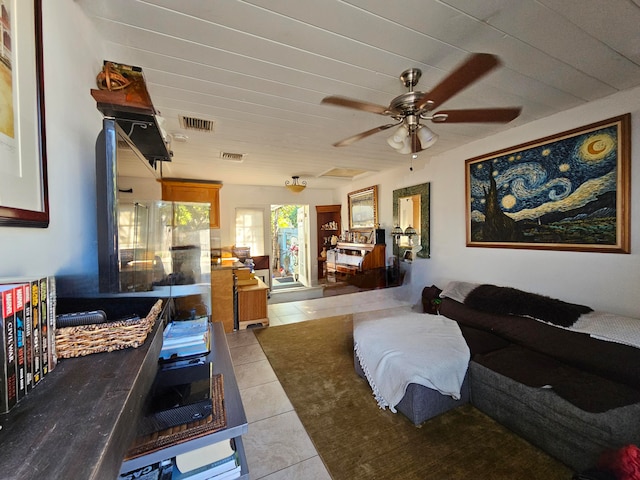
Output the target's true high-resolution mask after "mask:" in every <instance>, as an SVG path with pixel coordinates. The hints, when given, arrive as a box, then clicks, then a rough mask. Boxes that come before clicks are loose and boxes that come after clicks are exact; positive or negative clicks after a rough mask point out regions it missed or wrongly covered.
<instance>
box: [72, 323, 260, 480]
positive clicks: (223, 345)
mask: <svg viewBox="0 0 640 480" xmlns="http://www.w3.org/2000/svg"><path fill="white" fill-rule="evenodd" d="M211 333H212V337H211V338H212V346H211V353H209V355H208V356H207V360H208V361H209V362H211V364H212V365H213V372H212V373H213V374H222V376H223V382H224V405H225V409H226V416H227V427H226V428H225V429H223V430H218V431H217V432H213V433H211V434H209V435H202V436H198V437H195V438H191V439H187V440H185V441H181V442H179V443H176V444H174V445H170V446H167V447H164V448H162V449H158V450H154V451H152V452H150V453H149V454H147V455H143V456H139V457H135V458H131V459H127V460H125V461H124V462H123V463H122V466H121V468H120V473H127V472H131V471H133V470H136V469H139V468H142V467H145V466H146V465H151V464H153V463H155V462H159V461H162V460H166V459H168V458H173V457H175V456H176V455H180V454H183V453H186V452H189V451H191V450H195V449H198V448H202V447H205V446H207V445H211V444H213V443H217V442H220V441H222V440H227V439H231V438H233V439H234V442H235V445H236V450H237V452H238V457H239V459H240V465H241V467H240V468H241V469H240V471H241V476H240V478H241V479H243V480H247V479H248V478H249V468H248V466H247V459H246V455H245V452H244V446H243V444H242V435H244V434H246V433H247V432H248V431H249V423H248V421H247V416H246V414H245V411H244V407H243V405H242V399H241V397H240V389H239V387H238V383H237V380H236V376H235V373H234V371H233V363H232V360H231V354H230V352H229V346H228V344H227V338H226V336H225V332H224V328H223V326H222V324H221V323H220V322H214V323H213V324H212V332H211ZM77 478H80V477H77ZM105 478H106V477H105Z"/></svg>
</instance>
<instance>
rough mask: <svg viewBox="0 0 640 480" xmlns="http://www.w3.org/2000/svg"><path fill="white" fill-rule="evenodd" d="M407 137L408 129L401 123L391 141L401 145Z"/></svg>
mask: <svg viewBox="0 0 640 480" xmlns="http://www.w3.org/2000/svg"><path fill="white" fill-rule="evenodd" d="M408 136H409V129H408V128H407V126H406V125H405V124H404V123H403V124H402V125H400V126H399V127H398V129H397V130H396V131H395V132H394V133H393V140H394V142H396V143H402V142H403V141H404V140H405V139H406V138H407V137H408Z"/></svg>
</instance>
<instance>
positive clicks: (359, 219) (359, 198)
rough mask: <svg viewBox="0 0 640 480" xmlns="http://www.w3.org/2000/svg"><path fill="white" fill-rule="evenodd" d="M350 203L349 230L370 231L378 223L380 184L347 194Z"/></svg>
mask: <svg viewBox="0 0 640 480" xmlns="http://www.w3.org/2000/svg"><path fill="white" fill-rule="evenodd" d="M347 201H348V204H349V231H351V232H365V231H366V232H368V231H371V230H372V229H374V228H376V226H377V225H378V186H377V185H373V186H371V187H367V188H363V189H361V190H356V191H355V192H350V193H349V194H347Z"/></svg>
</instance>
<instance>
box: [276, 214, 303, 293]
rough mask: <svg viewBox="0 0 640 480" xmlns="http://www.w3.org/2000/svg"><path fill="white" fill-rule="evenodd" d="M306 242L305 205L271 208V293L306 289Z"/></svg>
mask: <svg viewBox="0 0 640 480" xmlns="http://www.w3.org/2000/svg"><path fill="white" fill-rule="evenodd" d="M308 239H309V206H308V205H271V253H272V255H273V256H272V258H273V262H272V272H271V276H272V280H273V282H272V289H273V290H281V289H288V288H301V287H309V286H310V283H309V279H310V278H311V275H310V272H309V265H310V264H311V263H310V261H309V258H308V256H309V251H310V249H309V240H308Z"/></svg>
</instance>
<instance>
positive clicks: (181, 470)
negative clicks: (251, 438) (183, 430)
mask: <svg viewBox="0 0 640 480" xmlns="http://www.w3.org/2000/svg"><path fill="white" fill-rule="evenodd" d="M239 477H240V460H239V458H238V453H237V452H236V450H235V448H234V444H233V440H223V441H220V442H218V443H214V444H212V445H208V446H206V447H202V448H198V449H196V450H191V451H190V452H187V453H184V454H182V455H178V456H176V458H175V462H174V465H173V476H172V477H171V478H172V479H173V480H205V479H206V480H209V479H210V480H230V479H233V478H239Z"/></svg>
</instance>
